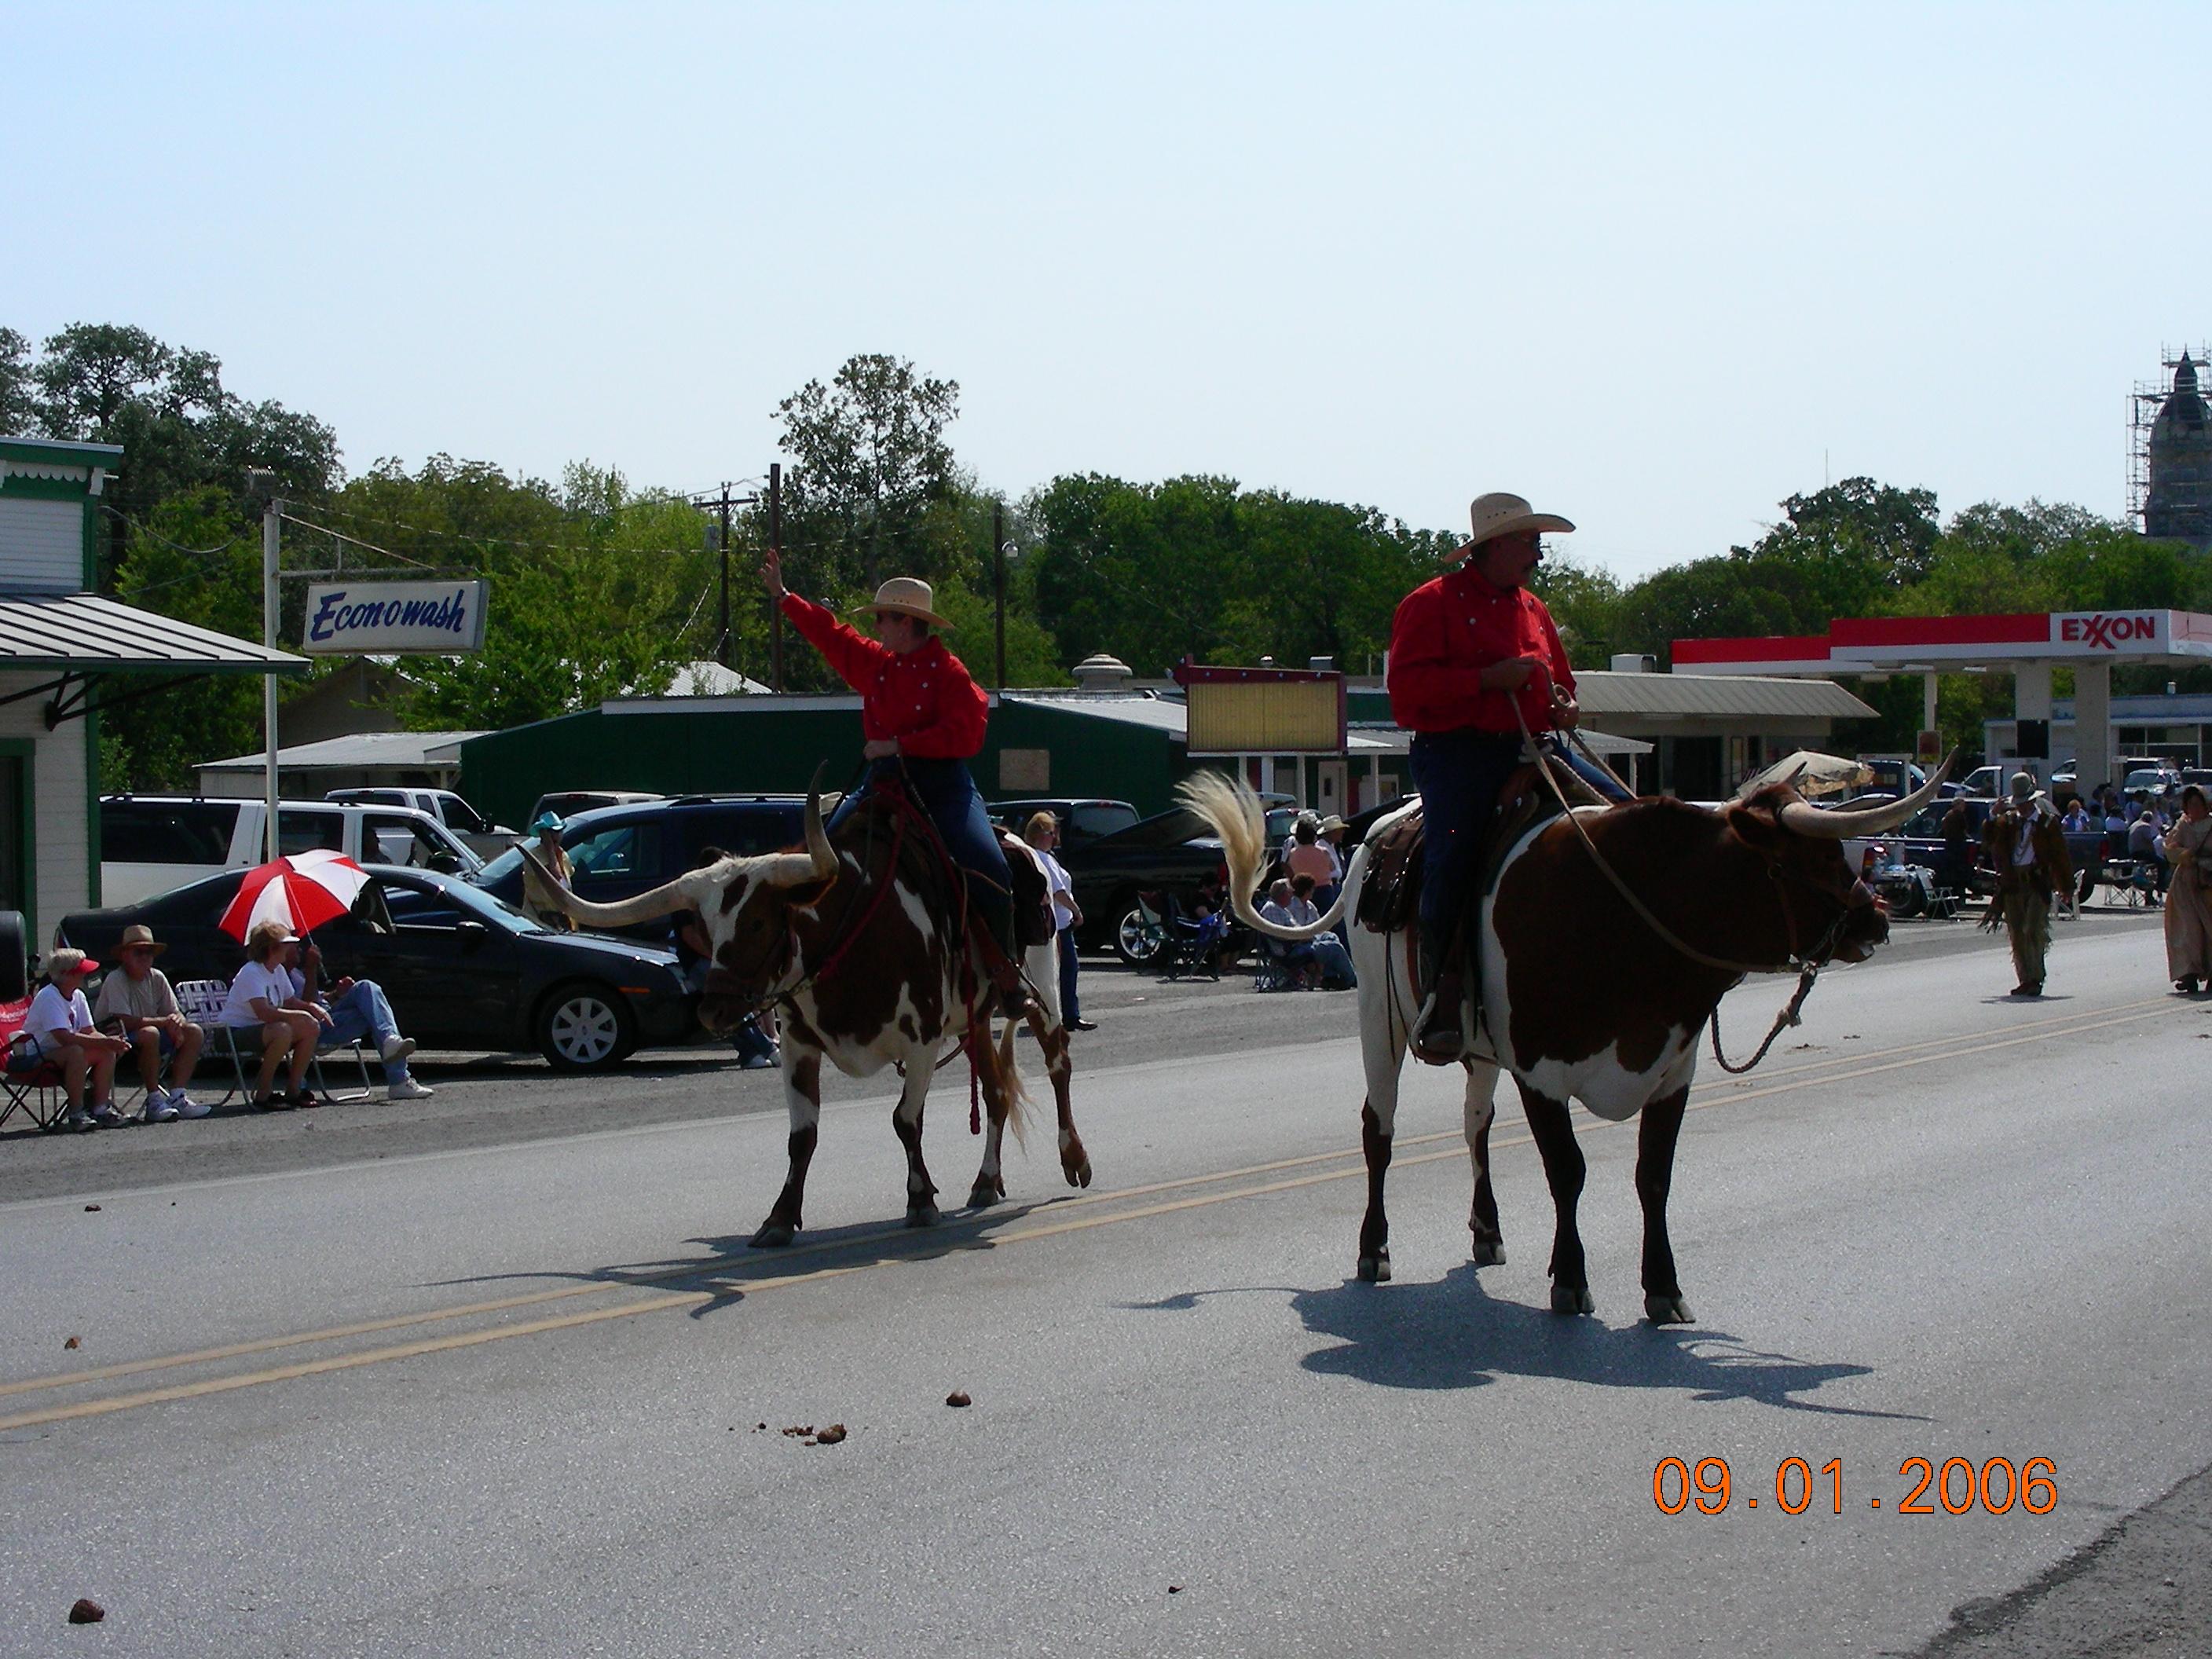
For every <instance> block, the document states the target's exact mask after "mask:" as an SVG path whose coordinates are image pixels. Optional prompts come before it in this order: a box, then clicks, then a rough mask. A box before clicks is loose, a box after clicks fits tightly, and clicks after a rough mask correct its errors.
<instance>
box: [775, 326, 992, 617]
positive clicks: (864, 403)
mask: <svg viewBox="0 0 2212 1659" xmlns="http://www.w3.org/2000/svg"><path fill="white" fill-rule="evenodd" d="M959 412H960V387H959V385H958V383H957V382H956V381H952V380H932V379H928V378H927V377H922V376H917V375H916V374H915V368H914V365H913V364H912V363H910V362H907V361H906V360H905V359H904V358H901V357H891V356H884V355H881V354H872V355H863V356H854V357H850V358H848V359H847V360H846V362H845V364H844V366H843V367H842V368H840V369H839V370H838V371H837V373H836V376H835V377H834V378H833V379H832V380H831V381H830V383H829V385H828V386H823V384H822V382H821V381H819V380H809V381H808V382H807V383H806V384H805V386H801V387H800V388H799V390H798V391H797V392H793V393H792V394H791V396H789V397H788V398H785V399H784V400H783V401H782V402H781V403H780V404H777V405H776V414H777V415H778V416H780V417H781V420H782V422H783V431H784V436H783V449H784V453H786V454H787V455H789V456H790V457H791V459H792V470H791V474H790V477H789V478H788V479H787V489H786V496H785V528H784V546H785V547H786V549H787V550H791V551H793V552H794V553H796V554H798V555H799V557H798V558H797V559H795V560H794V562H793V569H794V571H795V572H799V573H802V574H804V575H805V577H807V578H808V579H810V580H812V581H814V582H816V583H817V584H819V586H820V587H821V588H823V589H826V590H827V591H829V592H833V593H836V594H840V595H844V594H859V593H860V592H862V591H863V590H865V591H866V592H868V593H872V592H874V591H875V589H876V587H877V586H878V584H880V583H881V582H882V580H883V579H884V577H885V576H887V575H917V576H921V577H922V578H924V579H925V580H936V579H938V578H939V577H941V576H944V575H948V574H957V572H956V571H955V570H954V569H953V568H951V567H952V566H954V565H955V564H957V560H958V556H959V554H960V553H961V552H962V551H963V549H962V548H961V546H960V541H959V537H958V534H957V530H958V526H957V513H948V512H947V511H946V509H947V508H950V507H956V506H957V499H958V497H959V496H960V495H961V494H962V493H963V492H962V489H961V482H962V481H961V480H960V479H959V477H958V476H957V473H956V471H955V470H954V467H953V463H952V448H951V445H950V444H948V443H947V442H946V441H945V428H946V427H947V426H948V425H950V424H951V422H953V420H955V419H956V418H957V416H958V415H959Z"/></svg>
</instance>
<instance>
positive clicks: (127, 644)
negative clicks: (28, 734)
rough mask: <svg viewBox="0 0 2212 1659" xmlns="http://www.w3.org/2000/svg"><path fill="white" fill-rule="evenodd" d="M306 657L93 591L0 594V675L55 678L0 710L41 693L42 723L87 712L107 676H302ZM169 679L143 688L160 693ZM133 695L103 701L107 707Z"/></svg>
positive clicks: (0, 700)
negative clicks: (51, 674) (46, 699)
mask: <svg viewBox="0 0 2212 1659" xmlns="http://www.w3.org/2000/svg"><path fill="white" fill-rule="evenodd" d="M309 666H310V665H309V663H308V661H307V659H306V658H305V657H298V656H294V655H293V654H292V653H289V652H286V651H273V650H270V648H269V647H266V646H259V645H254V644H252V643H251V642H249V641H246V640H239V639H233V638H232V637H231V636H230V635H228V634H218V633H216V632H215V631H214V630H212V629H205V628H195V627H194V626H192V624H191V623H183V622H179V621H178V620H176V618H175V617H161V616H156V615H155V613H154V612H152V611H137V610H133V609H132V608H131V606H129V605H118V604H117V603H116V602H115V601H114V600H113V599H102V598H101V597H100V595H99V594H97V593H38V594H15V595H6V596H0V673H8V672H11V671H38V670H43V669H52V670H57V671H58V676H57V678H53V679H51V680H46V681H43V682H41V683H40V684H37V685H33V686H27V687H25V688H24V689H22V690H18V691H15V692H11V693H9V695H7V696H0V704H4V703H10V702H20V701H21V699H23V698H25V697H33V696H41V695H44V694H46V693H48V692H52V694H53V701H52V702H50V703H49V704H48V705H47V707H46V724H47V726H50V727H51V726H58V725H60V724H61V723H62V721H64V720H74V719H76V717H77V716H79V715H81V714H84V713H85V712H86V711H87V709H88V708H89V707H90V706H91V703H90V692H91V689H92V687H93V686H94V684H97V683H98V682H100V680H102V679H105V678H106V677H107V676H109V675H112V674H131V675H140V674H160V675H164V676H181V677H185V678H195V679H196V678H199V677H200V676H202V675H204V674H304V673H306V672H307V669H308V667H309ZM173 683H174V682H173V680H165V681H164V682H163V684H162V685H161V686H149V687H146V688H144V690H162V689H166V687H167V685H168V684H173ZM137 695H139V694H138V692H137V691H131V692H125V693H122V694H120V695H106V696H102V698H101V701H102V702H107V703H113V702H121V701H123V700H124V699H125V697H129V696H137Z"/></svg>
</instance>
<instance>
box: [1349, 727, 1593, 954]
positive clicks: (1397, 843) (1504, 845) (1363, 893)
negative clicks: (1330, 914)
mask: <svg viewBox="0 0 2212 1659" xmlns="http://www.w3.org/2000/svg"><path fill="white" fill-rule="evenodd" d="M1545 764H1547V765H1548V766H1550V768H1551V769H1552V775H1553V777H1554V778H1556V779H1558V780H1559V788H1560V790H1561V792H1562V793H1565V796H1566V798H1567V803H1568V805H1571V806H1602V805H1606V804H1607V803H1606V800H1605V798H1604V797H1603V796H1601V795H1600V794H1599V793H1597V792H1596V791H1595V790H1594V789H1592V788H1591V787H1589V784H1587V783H1585V782H1583V780H1582V778H1581V777H1580V776H1578V775H1577V774H1576V772H1575V769H1573V768H1572V767H1571V766H1569V765H1568V764H1567V763H1565V761H1563V760H1561V759H1559V757H1557V756H1547V757H1546V758H1545ZM1536 767H1537V763H1536V762H1534V761H1523V762H1522V763H1521V764H1520V765H1519V766H1517V767H1516V768H1514V769H1513V770H1512V771H1511V772H1510V773H1508V774H1507V775H1506V779H1505V783H1504V787H1503V788H1501V789H1499V791H1498V811H1497V812H1496V813H1495V814H1494V815H1493V816H1492V818H1491V820H1490V823H1488V825H1486V827H1485V829H1484V833H1483V838H1482V841H1481V842H1480V844H1479V845H1478V847H1477V848H1476V849H1475V854H1474V856H1475V858H1476V860H1478V861H1479V868H1480V872H1481V874H1480V879H1479V880H1478V881H1477V882H1476V884H1475V892H1476V893H1477V894H1478V895H1480V896H1487V895H1488V894H1489V892H1490V890H1491V889H1492V887H1493V886H1495V885H1496V884H1497V882H1498V866H1500V865H1501V864H1502V863H1503V862H1504V858H1505V854H1506V851H1507V849H1508V848H1511V847H1512V846H1513V845H1514V844H1515V843H1516V842H1518V841H1520V839H1521V838H1522V836H1523V835H1524V834H1526V833H1527V832H1528V830H1529V829H1534V827H1535V826H1536V825H1537V824H1538V823H1541V822H1543V821H1544V820H1545V819H1547V818H1553V817H1558V816H1559V800H1558V799H1557V798H1556V797H1554V796H1553V793H1552V792H1551V790H1550V789H1549V788H1547V787H1545V785H1544V783H1543V781H1542V780H1541V779H1540V778H1539V777H1538V776H1537V775H1536ZM1427 841H1428V836H1427V833H1426V828H1425V824H1424V822H1423V819H1422V814H1421V810H1420V808H1419V807H1415V808H1414V809H1413V811H1411V812H1408V813H1407V815H1406V816H1405V817H1401V818H1400V819H1398V820H1397V821H1396V822H1395V823H1392V824H1391V825H1390V826H1389V828H1388V829H1384V830H1383V833H1382V834H1381V835H1379V836H1376V839H1375V840H1374V842H1372V843H1371V844H1370V849H1369V854H1368V865H1367V880H1366V883H1365V884H1364V886H1363V887H1362V888H1361V889H1360V892H1359V908H1358V911H1357V912H1356V914H1355V916H1354V920H1356V921H1358V923H1359V925H1360V926H1361V927H1365V928H1368V929H1370V930H1371V931H1373V932H1375V933H1395V932H1397V931H1398V930H1399V929H1401V928H1404V927H1412V926H1413V918H1414V916H1415V915H1416V914H1417V913H1418V912H1419V908H1420V902H1421V868H1422V864H1423V859H1424V854H1425V849H1426V846H1427Z"/></svg>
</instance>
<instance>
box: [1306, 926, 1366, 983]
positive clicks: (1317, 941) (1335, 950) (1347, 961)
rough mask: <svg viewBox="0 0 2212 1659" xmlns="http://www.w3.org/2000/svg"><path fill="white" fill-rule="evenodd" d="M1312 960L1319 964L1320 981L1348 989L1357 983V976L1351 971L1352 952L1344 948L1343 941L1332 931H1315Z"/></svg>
mask: <svg viewBox="0 0 2212 1659" xmlns="http://www.w3.org/2000/svg"><path fill="white" fill-rule="evenodd" d="M1313 955H1314V960H1315V961H1316V962H1317V963H1320V964H1321V978H1322V984H1324V985H1337V986H1342V987H1345V988H1346V989H1347V990H1349V989H1350V988H1351V987H1353V986H1355V985H1357V984H1358V983H1359V976H1358V975H1357V974H1355V973H1353V972H1352V952H1351V951H1347V950H1346V949H1345V948H1344V941H1343V940H1342V939H1339V938H1337V936H1336V935H1335V934H1334V933H1317V934H1316V935H1315V936H1314V941H1313Z"/></svg>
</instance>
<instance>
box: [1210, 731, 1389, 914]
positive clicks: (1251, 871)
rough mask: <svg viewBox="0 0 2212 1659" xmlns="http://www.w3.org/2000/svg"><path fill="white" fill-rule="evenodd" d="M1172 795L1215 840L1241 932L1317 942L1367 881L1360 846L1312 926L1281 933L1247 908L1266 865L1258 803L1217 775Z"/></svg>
mask: <svg viewBox="0 0 2212 1659" xmlns="http://www.w3.org/2000/svg"><path fill="white" fill-rule="evenodd" d="M1176 793H1177V794H1179V795H1181V796H1182V802H1183V805H1186V806H1188V807H1189V808H1190V810H1191V811H1194V812H1195V813H1197V814H1198V815H1199V817H1202V818H1204V819H1205V820H1206V823H1207V824H1208V825H1209V826H1210V827H1211V828H1212V830H1213V833H1214V834H1215V835H1217V836H1220V837H1221V855H1222V859H1223V860H1224V862H1225V863H1226V864H1227V865H1228V866H1229V902H1230V905H1231V908H1233V909H1234V910H1235V911H1236V912H1237V920H1238V921H1241V922H1243V924H1244V925H1245V926H1246V927H1251V928H1255V929H1257V930H1258V931H1259V932H1261V933H1265V934H1267V937H1268V938H1270V939H1291V940H1293V941H1297V940H1304V939H1318V938H1320V937H1321V936H1322V934H1323V933H1328V932H1329V931H1330V930H1331V929H1332V928H1334V927H1335V926H1336V921H1337V918H1338V917H1339V916H1341V915H1343V914H1344V913H1345V910H1346V908H1347V907H1348V906H1350V905H1352V904H1354V903H1356V902H1358V895H1359V890H1360V887H1361V886H1362V885H1363V884H1364V881H1365V879H1366V876H1367V843H1366V842H1360V844H1359V850H1358V852H1356V853H1354V854H1352V866H1351V868H1349V869H1348V870H1346V872H1344V882H1343V884H1342V885H1341V886H1340V887H1339V888H1338V889H1337V890H1336V897H1335V899H1334V902H1331V904H1330V905H1329V907H1328V909H1326V910H1324V911H1323V912H1322V914H1321V915H1320V917H1319V919H1318V920H1316V921H1310V922H1308V923H1307V924H1306V925H1305V926H1304V927H1284V926H1283V925H1282V924H1281V923H1280V922H1276V921H1268V920H1267V918H1266V917H1265V916H1263V915H1261V914H1260V913H1259V911H1258V910H1256V909H1255V908H1253V904H1252V890H1253V889H1254V888H1255V887H1256V886H1257V885H1258V884H1259V881H1260V872H1261V870H1263V869H1264V868H1265V867H1266V866H1267V818H1266V817H1264V816H1263V815H1262V814H1261V811H1260V798H1259V797H1258V796H1257V795H1255V794H1254V793H1252V792H1251V791H1250V790H1249V789H1247V788H1246V787H1244V786H1243V784H1242V783H1241V782H1239V781H1237V780H1236V779H1234V778H1230V777H1225V776H1223V775H1222V774H1220V773H1218V772H1195V773H1193V774H1192V775H1190V776H1189V777H1188V778H1185V779H1184V780H1183V782H1182V787H1181V788H1180V789H1178V790H1177V791H1176Z"/></svg>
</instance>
